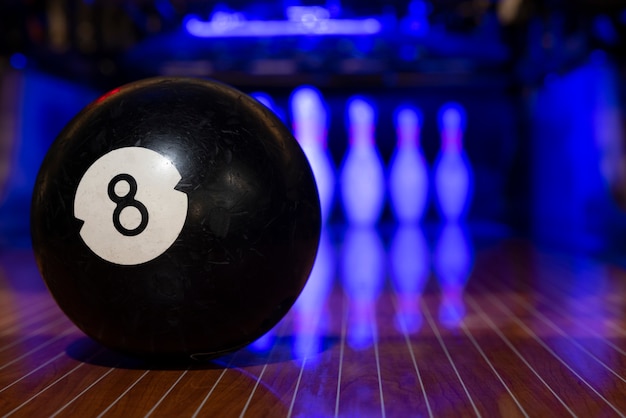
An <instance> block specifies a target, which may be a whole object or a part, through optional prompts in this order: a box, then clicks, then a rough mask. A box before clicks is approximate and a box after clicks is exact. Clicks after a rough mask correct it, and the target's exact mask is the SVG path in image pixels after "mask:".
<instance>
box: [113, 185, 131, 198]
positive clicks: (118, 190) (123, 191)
mask: <svg viewBox="0 0 626 418" xmlns="http://www.w3.org/2000/svg"><path fill="white" fill-rule="evenodd" d="M114 190H115V194H116V195H118V196H120V197H124V196H126V195H128V193H129V192H130V184H129V183H128V182H126V181H118V182H117V183H115V188H114Z"/></svg>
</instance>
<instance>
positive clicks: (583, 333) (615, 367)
mask: <svg viewBox="0 0 626 418" xmlns="http://www.w3.org/2000/svg"><path fill="white" fill-rule="evenodd" d="M389 247H390V246H388V245H381V246H380V248H381V249H382V250H383V251H385V254H383V255H382V256H381V257H382V258H381V259H380V260H382V264H380V265H382V266H383V267H384V270H383V277H382V278H380V279H377V278H375V277H374V276H372V277H369V276H368V277H369V278H368V280H370V282H366V281H364V279H363V278H359V277H356V278H355V279H354V280H355V281H352V282H351V281H350V280H348V279H347V278H346V277H344V276H349V275H350V274H352V273H351V272H350V271H348V270H346V268H345V266H343V267H341V257H342V256H343V254H345V252H346V251H345V250H346V249H345V247H344V245H343V242H342V241H341V240H338V241H336V242H334V244H333V245H332V251H331V252H330V255H332V256H334V257H333V260H334V262H333V263H329V264H328V265H326V270H325V271H326V273H327V274H329V273H328V272H330V274H331V276H330V277H331V280H330V281H328V282H327V283H323V280H324V279H323V274H321V273H319V274H317V275H316V276H314V278H315V280H317V282H316V283H315V284H316V285H317V287H312V288H311V289H307V293H306V295H307V296H306V297H307V298H310V299H309V301H308V302H307V301H299V303H298V304H297V305H296V307H294V309H292V311H291V312H290V314H289V315H288V316H287V317H286V318H285V319H284V320H283V321H282V322H281V323H280V324H279V325H278V326H277V327H276V328H275V329H274V330H273V331H272V332H271V333H270V334H268V335H267V336H266V337H265V338H264V339H263V340H261V341H259V342H257V343H255V344H254V345H253V346H251V347H249V348H248V349H245V350H241V351H239V352H237V353H234V354H232V355H230V356H227V357H225V358H222V359H219V360H217V361H213V362H205V363H195V364H191V365H187V364H185V365H153V364H146V363H143V362H141V361H138V360H135V359H129V358H125V357H122V356H120V355H118V354H116V353H113V352H111V351H109V350H106V349H104V348H102V347H100V346H98V345H97V344H96V343H94V342H92V341H91V340H89V339H88V338H86V337H85V336H84V335H83V334H82V333H81V332H80V331H78V330H77V329H76V328H75V327H74V326H73V325H72V324H71V323H69V321H68V320H67V319H65V317H64V316H63V314H62V313H61V312H60V311H59V309H58V308H57V307H56V305H55V304H54V302H53V301H52V300H51V298H50V297H49V296H48V293H47V291H46V289H45V288H44V287H43V286H42V285H41V281H40V279H39V277H38V273H37V270H36V267H35V265H34V261H33V257H32V254H31V253H30V252H29V251H26V250H19V251H2V252H0V416H3V417H4V416H16V417H19V416H29V417H30V416H55V417H56V416H58V417H63V416H67V417H69V416H85V417H90V416H94V417H97V416H107V417H115V416H124V417H136V416H137V417H145V416H154V417H159V416H163V417H171V416H189V417H193V416H198V417H202V416H220V417H230V416H233V417H237V416H250V417H257V416H268V417H281V416H285V417H287V416H293V417H297V416H312V417H334V416H340V417H355V416H359V417H396V416H397V417H407V416H505V417H518V416H519V417H523V416H528V417H534V416H626V320H625V316H626V309H625V308H626V270H624V269H623V268H622V267H620V266H619V265H617V264H614V263H613V264H611V263H606V262H600V261H598V260H593V259H588V258H585V257H581V256H580V255H578V256H569V255H567V254H557V253H553V252H548V251H540V250H537V249H536V248H534V247H533V246H532V245H531V244H529V243H528V242H525V241H518V240H500V241H497V242H494V243H490V244H487V245H481V246H480V248H474V249H473V253H472V254H473V257H472V260H473V261H472V268H471V271H468V272H467V276H468V277H467V278H465V279H463V278H461V279H460V281H455V280H453V279H450V278H448V279H442V278H441V277H439V276H438V274H440V273H441V274H443V273H442V272H444V271H445V269H442V268H439V269H437V268H432V266H433V265H436V264H437V263H436V262H430V261H429V262H428V263H427V264H426V265H427V266H428V268H429V270H428V271H429V272H428V274H427V276H426V278H425V279H424V280H422V281H420V279H418V278H417V277H416V278H415V280H414V282H404V284H402V285H401V284H399V283H400V282H398V281H397V280H394V279H393V277H392V276H393V274H394V273H393V272H392V271H391V270H392V269H391V268H389V267H388V266H389V265H390V264H391V262H390V260H389V254H387V253H388V250H387V249H388V248H389ZM433 253H434V251H433ZM370 258H371V257H370ZM372 259H373V258H372ZM369 261H371V260H369ZM369 261H368V260H363V262H364V263H365V262H369ZM449 263H452V264H454V262H453V261H449ZM416 271H417V270H416ZM454 271H455V270H454V269H449V271H448V273H451V272H454ZM456 271H457V273H459V274H460V273H462V272H459V270H458V269H457V270H456ZM363 274H364V275H365V276H367V270H364V271H363ZM365 276H364V277H365ZM450 277H452V276H450ZM459 277H460V276H459ZM371 280H374V281H375V282H376V283H374V284H372V283H371ZM377 280H378V281H377Z"/></svg>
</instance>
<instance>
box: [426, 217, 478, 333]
mask: <svg viewBox="0 0 626 418" xmlns="http://www.w3.org/2000/svg"><path fill="white" fill-rule="evenodd" d="M433 256H434V260H433V261H434V269H435V274H436V276H437V281H438V283H439V287H440V289H441V304H440V306H439V321H440V322H441V324H442V325H443V326H445V327H446V328H455V327H458V326H459V325H460V323H461V321H462V320H463V318H464V317H465V304H464V302H463V290H464V288H465V285H466V282H467V279H468V277H469V274H470V270H471V267H472V257H471V251H470V244H469V239H468V237H467V231H466V230H465V228H464V227H463V226H462V225H460V224H457V223H447V224H445V225H444V226H443V229H442V230H441V234H440V235H439V240H438V241H437V245H436V247H435V250H434V254H433Z"/></svg>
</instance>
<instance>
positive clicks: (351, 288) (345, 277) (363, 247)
mask: <svg viewBox="0 0 626 418" xmlns="http://www.w3.org/2000/svg"><path fill="white" fill-rule="evenodd" d="M385 264H386V260H385V250H384V247H383V244H382V240H381V238H380V236H379V234H378V232H377V231H376V229H375V228H371V227H352V228H349V229H348V230H347V231H346V234H345V237H344V242H343V252H342V263H341V269H340V274H341V282H342V285H343V290H344V292H345V294H346V295H347V297H348V300H349V323H348V335H347V341H348V344H349V345H350V347H352V348H354V349H356V350H362V349H366V348H368V347H369V346H371V344H372V343H373V341H374V339H375V338H377V335H376V332H377V331H376V327H377V324H376V301H377V299H378V296H379V295H380V292H381V290H382V288H383V284H384V281H385V276H386V272H385Z"/></svg>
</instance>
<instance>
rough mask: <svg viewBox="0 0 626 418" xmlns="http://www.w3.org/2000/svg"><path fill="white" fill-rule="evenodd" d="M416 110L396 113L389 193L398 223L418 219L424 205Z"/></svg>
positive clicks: (423, 164) (425, 190)
mask: <svg viewBox="0 0 626 418" xmlns="http://www.w3.org/2000/svg"><path fill="white" fill-rule="evenodd" d="M420 119H421V116H420V115H419V111H418V110H417V109H416V108H415V107H412V106H406V107H401V108H399V109H398V110H397V111H396V115H395V124H396V132H397V136H398V143H397V147H396V149H395V151H394V155H393V156H392V159H391V164H390V167H391V168H390V172H389V193H390V195H391V201H392V206H393V209H394V212H395V213H396V218H397V219H398V220H399V221H400V222H418V221H419V220H421V218H422V216H423V214H424V211H425V209H426V204H427V202H428V168H427V165H426V164H427V163H426V159H425V158H424V156H423V154H422V151H421V149H420V147H419V137H420V122H421V121H420Z"/></svg>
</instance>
